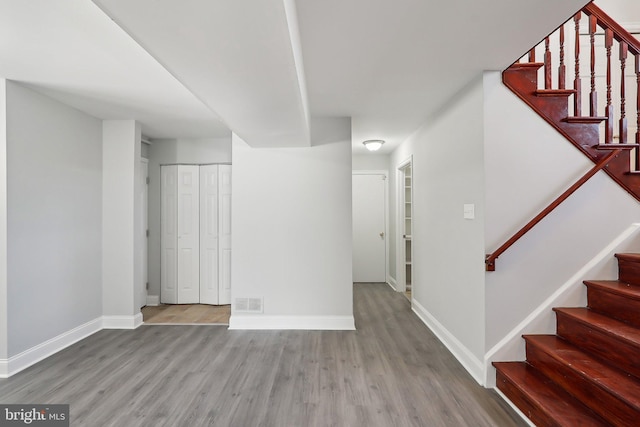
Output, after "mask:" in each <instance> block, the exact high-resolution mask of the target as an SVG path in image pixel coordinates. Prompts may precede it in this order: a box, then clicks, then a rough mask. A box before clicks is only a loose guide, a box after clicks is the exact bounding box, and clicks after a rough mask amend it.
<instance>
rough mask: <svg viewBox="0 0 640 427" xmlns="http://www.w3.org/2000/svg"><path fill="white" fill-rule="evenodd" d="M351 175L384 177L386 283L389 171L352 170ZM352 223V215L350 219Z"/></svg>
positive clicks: (387, 275) (388, 281) (387, 271)
mask: <svg viewBox="0 0 640 427" xmlns="http://www.w3.org/2000/svg"><path fill="white" fill-rule="evenodd" d="M353 175H383V176H384V236H385V237H384V276H385V281H386V283H390V279H389V171H386V170H383V169H380V170H354V171H351V176H352V177H353ZM351 199H352V200H353V180H352V183H351ZM351 220H352V221H353V214H352V219H351Z"/></svg>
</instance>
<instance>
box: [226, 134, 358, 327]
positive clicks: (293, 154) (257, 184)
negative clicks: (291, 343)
mask: <svg viewBox="0 0 640 427" xmlns="http://www.w3.org/2000/svg"><path fill="white" fill-rule="evenodd" d="M312 128H313V122H312ZM349 128H350V126H348V127H347V129H349ZM312 143H313V141H312ZM232 203H233V205H232V209H233V220H232V235H233V257H232V276H231V277H232V278H233V282H232V290H231V292H232V301H235V300H236V299H237V298H261V299H263V301H264V305H263V307H264V310H263V312H262V313H247V312H239V311H238V310H237V309H236V307H235V306H234V305H232V313H231V320H230V327H231V329H353V328H354V320H353V287H352V271H351V239H352V233H351V140H350V135H349V137H348V138H345V139H342V140H333V142H329V141H325V142H324V143H322V144H318V145H314V146H312V147H309V148H251V147H249V146H248V145H247V144H246V143H245V142H244V141H243V140H241V139H240V138H239V137H237V136H236V135H234V136H233V194H232Z"/></svg>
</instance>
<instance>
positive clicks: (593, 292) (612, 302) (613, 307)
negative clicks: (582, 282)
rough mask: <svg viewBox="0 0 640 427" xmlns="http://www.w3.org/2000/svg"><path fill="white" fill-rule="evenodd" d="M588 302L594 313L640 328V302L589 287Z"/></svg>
mask: <svg viewBox="0 0 640 427" xmlns="http://www.w3.org/2000/svg"><path fill="white" fill-rule="evenodd" d="M587 300H588V301H589V303H588V305H589V308H591V309H592V310H593V311H596V312H598V313H601V314H604V315H606V316H609V317H612V318H614V319H617V320H620V321H622V322H626V323H629V324H631V325H633V326H635V327H638V328H640V301H638V300H634V299H631V298H626V297H624V296H621V295H617V294H613V293H611V292H607V291H605V290H602V289H598V288H592V287H589V286H587Z"/></svg>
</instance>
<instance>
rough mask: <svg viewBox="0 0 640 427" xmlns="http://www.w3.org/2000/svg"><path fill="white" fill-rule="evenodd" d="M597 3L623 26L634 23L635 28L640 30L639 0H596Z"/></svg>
mask: <svg viewBox="0 0 640 427" xmlns="http://www.w3.org/2000/svg"><path fill="white" fill-rule="evenodd" d="M595 4H596V6H598V7H599V8H600V9H602V10H603V11H605V12H606V14H607V15H609V16H610V17H612V18H613V19H614V20H616V21H617V22H618V23H620V24H622V25H623V26H624V25H625V24H634V27H635V28H633V30H634V31H637V30H640V27H639V25H640V2H638V1H637V0H596V1H595Z"/></svg>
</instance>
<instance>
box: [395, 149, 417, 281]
mask: <svg viewBox="0 0 640 427" xmlns="http://www.w3.org/2000/svg"><path fill="white" fill-rule="evenodd" d="M408 165H411V193H412V194H413V184H414V180H413V172H414V171H413V155H411V156H409V157H408V158H406V159H405V160H403V161H402V162H400V163H398V165H397V166H396V260H395V262H396V276H397V277H396V282H397V288H396V289H397V290H398V292H405V291H406V290H407V277H406V273H405V258H406V254H405V242H404V237H403V231H404V193H405V191H404V187H405V185H404V171H403V170H402V169H403V168H405V167H406V166H408ZM411 218H412V221H413V197H412V198H411ZM413 225H414V224H411V226H412V227H413ZM411 234H412V235H413V234H414V233H413V229H412V231H411ZM411 244H412V245H413V242H412V243H411ZM411 280H413V277H412V278H411Z"/></svg>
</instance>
